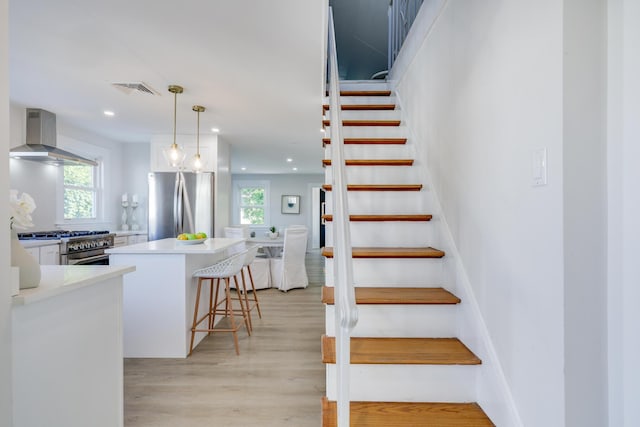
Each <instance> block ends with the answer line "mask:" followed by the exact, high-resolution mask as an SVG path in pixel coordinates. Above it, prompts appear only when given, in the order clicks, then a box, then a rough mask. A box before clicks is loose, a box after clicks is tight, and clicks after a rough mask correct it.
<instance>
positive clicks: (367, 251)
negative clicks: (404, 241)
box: [322, 246, 444, 258]
mask: <svg viewBox="0 0 640 427" xmlns="http://www.w3.org/2000/svg"><path fill="white" fill-rule="evenodd" d="M351 254H352V257H353V258H442V257H443V256H444V252H443V251H441V250H439V249H435V248H432V247H429V246H428V247H424V248H362V247H355V248H351ZM322 256H325V257H327V258H333V248H332V247H330V246H329V247H324V248H322Z"/></svg>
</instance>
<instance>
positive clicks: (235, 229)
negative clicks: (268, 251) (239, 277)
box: [224, 226, 271, 289]
mask: <svg viewBox="0 0 640 427" xmlns="http://www.w3.org/2000/svg"><path fill="white" fill-rule="evenodd" d="M224 237H229V238H236V239H246V238H248V237H249V228H248V227H244V226H231V227H225V228H224ZM245 250H247V244H246V242H242V243H238V244H237V245H233V246H231V247H229V248H228V249H227V255H233V254H235V253H239V252H242V251H245ZM251 273H252V275H253V285H254V286H255V288H256V289H266V288H270V287H271V268H270V266H269V260H268V259H266V258H260V257H254V259H253V261H252V262H251Z"/></svg>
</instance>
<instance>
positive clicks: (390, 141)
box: [322, 138, 407, 145]
mask: <svg viewBox="0 0 640 427" xmlns="http://www.w3.org/2000/svg"><path fill="white" fill-rule="evenodd" d="M344 143H345V145H347V144H348V145H360V144H382V145H385V144H386V145H402V144H406V143H407V138H344ZM322 144H323V145H326V144H331V138H322Z"/></svg>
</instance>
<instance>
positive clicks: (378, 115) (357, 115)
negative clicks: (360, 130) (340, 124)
mask: <svg viewBox="0 0 640 427" xmlns="http://www.w3.org/2000/svg"><path fill="white" fill-rule="evenodd" d="M401 115H402V113H401V112H400V110H364V111H362V110H342V111H340V117H341V118H342V120H400V118H401ZM324 119H325V120H329V119H331V112H330V111H327V112H325V113H324Z"/></svg>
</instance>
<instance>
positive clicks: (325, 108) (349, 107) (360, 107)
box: [322, 104, 396, 112]
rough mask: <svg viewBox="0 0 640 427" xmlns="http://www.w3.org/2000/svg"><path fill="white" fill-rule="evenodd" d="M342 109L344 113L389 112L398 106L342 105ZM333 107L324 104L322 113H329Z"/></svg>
mask: <svg viewBox="0 0 640 427" xmlns="http://www.w3.org/2000/svg"><path fill="white" fill-rule="evenodd" d="M340 108H341V109H342V110H344V111H367V110H375V111H380V110H384V111H388V110H395V109H396V104H342V105H341V106H340ZM330 109H331V107H330V106H329V104H324V105H323V106H322V111H323V112H325V111H328V110H330Z"/></svg>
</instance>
